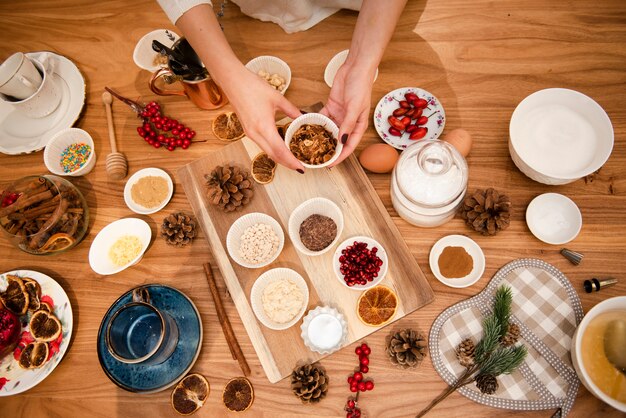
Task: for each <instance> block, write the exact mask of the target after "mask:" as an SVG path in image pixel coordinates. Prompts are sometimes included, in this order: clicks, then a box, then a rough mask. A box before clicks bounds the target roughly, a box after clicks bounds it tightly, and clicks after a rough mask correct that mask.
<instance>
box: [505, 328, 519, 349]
mask: <svg viewBox="0 0 626 418" xmlns="http://www.w3.org/2000/svg"><path fill="white" fill-rule="evenodd" d="M520 332H521V331H520V329H519V327H518V326H517V325H516V324H509V329H508V330H507V331H506V334H504V336H502V337H501V338H500V344H502V345H503V346H505V347H510V346H512V345H513V344H515V343H516V342H517V340H519V337H520Z"/></svg>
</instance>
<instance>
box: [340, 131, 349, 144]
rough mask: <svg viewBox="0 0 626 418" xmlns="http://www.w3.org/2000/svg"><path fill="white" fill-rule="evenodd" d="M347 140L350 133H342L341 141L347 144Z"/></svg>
mask: <svg viewBox="0 0 626 418" xmlns="http://www.w3.org/2000/svg"><path fill="white" fill-rule="evenodd" d="M346 142H348V134H343V135H341V143H342V144H343V145H346Z"/></svg>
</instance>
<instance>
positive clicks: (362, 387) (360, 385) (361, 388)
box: [358, 382, 365, 392]
mask: <svg viewBox="0 0 626 418" xmlns="http://www.w3.org/2000/svg"><path fill="white" fill-rule="evenodd" d="M358 389H359V392H365V382H359V385H358Z"/></svg>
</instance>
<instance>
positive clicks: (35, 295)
mask: <svg viewBox="0 0 626 418" xmlns="http://www.w3.org/2000/svg"><path fill="white" fill-rule="evenodd" d="M22 280H23V281H24V287H25V288H26V291H27V292H28V310H29V311H36V310H38V309H39V307H40V301H39V299H40V298H41V286H40V285H39V283H37V280H34V279H31V278H28V277H23V278H22Z"/></svg>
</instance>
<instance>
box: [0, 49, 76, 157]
mask: <svg viewBox="0 0 626 418" xmlns="http://www.w3.org/2000/svg"><path fill="white" fill-rule="evenodd" d="M43 54H50V55H51V56H52V57H51V62H52V65H54V72H53V75H52V76H53V80H54V82H56V83H57V84H58V85H59V87H60V88H61V90H62V91H63V93H62V97H61V103H59V106H58V107H57V109H56V110H55V111H54V112H52V113H51V114H50V115H48V116H46V117H43V118H37V119H33V118H29V117H26V116H24V115H23V114H21V113H19V112H16V111H15V110H14V109H13V107H11V106H10V105H8V104H6V103H4V102H0V152H1V153H3V154H9V155H17V154H29V153H31V152H35V151H40V150H42V149H43V148H44V147H45V146H46V144H47V143H48V140H49V139H50V138H51V137H52V135H54V134H56V133H57V132H59V131H61V130H63V129H66V128H69V127H71V126H72V125H74V123H75V122H76V120H78V117H79V116H80V113H81V111H82V110H83V106H84V104H85V79H84V78H83V76H82V74H81V73H80V70H79V69H78V67H76V65H75V64H74V63H73V62H72V61H70V60H69V59H67V58H65V57H64V56H62V55H58V54H55V53H53V52H29V53H27V54H26V55H27V56H28V57H30V58H33V59H35V60H38V59H39V58H40V57H41V56H42V55H43Z"/></svg>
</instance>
